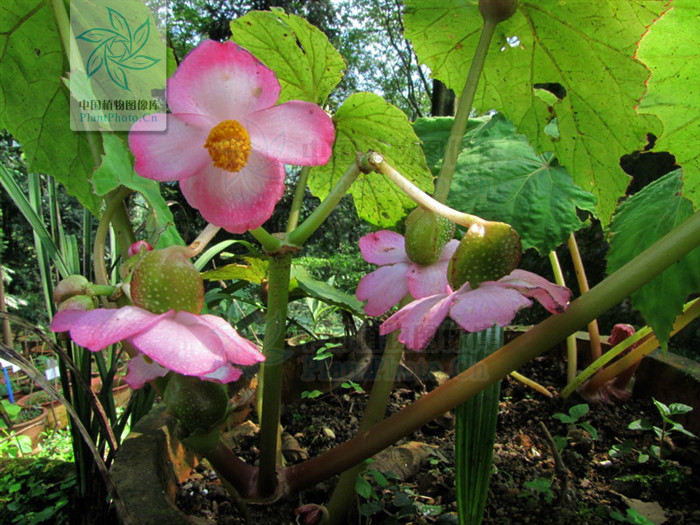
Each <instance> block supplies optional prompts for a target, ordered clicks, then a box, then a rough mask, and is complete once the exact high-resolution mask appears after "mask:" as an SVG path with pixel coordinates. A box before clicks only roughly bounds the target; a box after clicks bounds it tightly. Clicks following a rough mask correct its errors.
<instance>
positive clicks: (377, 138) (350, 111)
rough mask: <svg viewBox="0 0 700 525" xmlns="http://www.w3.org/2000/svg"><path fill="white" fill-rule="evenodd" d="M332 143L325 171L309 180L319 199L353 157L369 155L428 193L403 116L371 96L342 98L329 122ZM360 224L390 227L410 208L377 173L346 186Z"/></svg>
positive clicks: (425, 171) (418, 155)
mask: <svg viewBox="0 0 700 525" xmlns="http://www.w3.org/2000/svg"><path fill="white" fill-rule="evenodd" d="M334 121H335V125H336V139H335V143H334V144H333V155H332V156H331V159H330V161H329V162H328V164H326V165H325V166H316V167H314V168H312V169H311V172H310V175H309V188H310V189H311V192H312V193H313V194H314V195H315V196H316V197H318V198H320V199H324V198H325V197H326V196H327V195H328V193H329V192H330V190H331V188H332V187H333V185H334V184H335V183H336V182H337V180H338V179H339V178H340V177H341V176H342V175H343V173H344V172H345V170H347V168H348V167H349V166H350V165H351V164H352V163H354V162H355V158H356V156H357V153H358V152H359V153H366V152H367V151H368V150H374V151H377V152H379V153H381V154H382V155H384V158H385V160H386V161H387V162H388V163H389V164H391V165H392V166H393V167H394V168H396V169H397V170H398V171H399V172H400V173H401V174H402V175H403V176H404V177H406V178H407V179H408V180H410V181H411V182H413V184H415V185H416V186H418V187H419V188H421V189H422V190H424V191H426V192H431V191H432V189H433V182H432V175H431V174H430V171H429V170H428V167H427V165H426V162H425V156H424V155H423V151H422V149H421V147H420V141H419V140H418V137H417V136H416V134H415V132H414V131H413V128H412V127H411V124H410V123H409V122H408V118H407V117H406V115H405V114H404V113H403V112H402V111H401V110H400V109H398V108H397V107H395V106H392V105H391V104H389V103H388V102H386V101H385V100H384V99H383V98H381V97H379V96H377V95H374V94H372V93H356V94H354V95H351V96H350V97H348V98H347V100H346V101H345V102H344V103H343V105H342V106H341V107H340V109H338V112H337V113H336V115H335V117H334ZM350 193H351V194H352V196H353V198H354V202H355V207H356V209H357V213H358V215H359V216H360V218H361V219H365V220H366V221H368V222H369V223H371V224H374V225H376V226H379V227H390V226H394V225H395V224H396V223H397V222H398V221H399V220H400V219H402V218H403V217H404V216H405V215H406V210H408V209H411V208H413V207H415V203H414V202H413V201H412V200H411V199H409V198H408V197H406V195H405V194H404V193H403V192H402V191H401V190H400V189H399V188H398V187H397V186H396V185H395V184H393V183H392V182H390V181H389V180H387V179H386V178H385V177H384V176H383V175H380V174H378V173H368V174H364V175H361V176H360V177H359V178H358V179H357V180H356V181H355V183H354V184H353V185H352V186H351V187H350Z"/></svg>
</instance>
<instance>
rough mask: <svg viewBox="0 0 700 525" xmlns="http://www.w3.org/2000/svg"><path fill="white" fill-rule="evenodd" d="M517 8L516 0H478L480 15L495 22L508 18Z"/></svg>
mask: <svg viewBox="0 0 700 525" xmlns="http://www.w3.org/2000/svg"><path fill="white" fill-rule="evenodd" d="M517 9H518V0H479V12H480V13H481V16H482V17H483V18H484V20H488V21H490V22H493V23H495V24H498V23H500V22H503V21H504V20H508V19H509V18H510V17H511V16H513V14H514V13H515V11H516V10H517Z"/></svg>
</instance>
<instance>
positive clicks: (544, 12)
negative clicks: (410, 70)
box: [405, 0, 665, 223]
mask: <svg viewBox="0 0 700 525" xmlns="http://www.w3.org/2000/svg"><path fill="white" fill-rule="evenodd" d="M664 4H665V2H664V1H662V0H659V1H654V0H650V1H647V2H639V1H637V0H607V1H606V0H600V1H596V2H561V1H559V0H539V1H537V2H527V1H521V2H520V3H519V7H518V10H517V12H516V13H515V14H514V15H513V17H512V18H510V19H509V20H506V21H505V22H503V23H502V24H500V25H499V26H498V27H497V28H496V33H495V35H494V39H493V42H492V43H491V46H490V49H489V53H488V56H487V60H486V65H485V67H484V70H483V73H482V75H481V79H480V84H479V88H478V90H477V94H476V97H475V101H474V105H475V106H476V108H477V110H479V111H488V110H491V109H496V110H498V111H501V112H502V113H504V114H505V115H506V116H507V117H508V118H510V120H511V121H513V122H514V123H515V124H516V126H517V129H518V131H519V132H520V133H524V134H525V135H526V136H527V137H528V138H529V139H530V141H531V142H532V144H533V145H534V146H535V149H536V150H537V151H554V153H555V155H556V156H557V158H558V159H559V160H560V162H561V164H562V165H564V166H566V167H567V168H568V169H569V172H570V173H571V174H572V176H573V177H574V180H575V181H576V183H577V184H578V185H579V186H581V187H582V188H584V189H586V190H589V191H591V192H592V193H594V194H595V195H596V197H597V198H598V203H597V211H598V215H599V216H600V218H601V220H602V221H603V222H604V223H607V221H608V220H609V218H610V216H611V214H612V212H613V210H614V209H615V206H616V204H617V200H618V198H619V197H620V195H622V194H623V193H624V191H625V189H626V187H627V184H628V181H629V177H628V176H627V175H625V174H624V173H623V172H622V170H621V169H620V167H619V159H620V157H621V156H622V155H624V154H627V153H630V152H632V151H634V150H638V149H641V147H642V146H643V144H644V141H645V134H646V132H649V131H651V132H656V131H657V128H658V127H659V124H658V121H656V119H655V118H653V117H650V118H647V117H640V115H638V114H637V113H636V111H635V110H634V106H635V105H636V104H637V101H638V100H639V98H640V97H641V96H642V94H643V93H644V89H645V87H644V82H645V80H646V79H647V77H648V71H647V70H646V68H644V66H643V65H642V64H640V63H639V62H637V61H636V60H634V57H633V55H634V51H635V46H636V43H637V41H638V40H639V37H640V35H641V34H642V33H643V32H644V30H645V27H646V25H648V24H650V23H651V22H652V21H653V20H654V19H655V18H656V16H658V14H659V13H660V12H661V10H662V9H663V6H664ZM481 24H482V19H481V16H480V15H479V12H478V7H477V2H476V1H474V0H472V1H469V2H465V1H464V0H446V1H445V0H407V2H406V13H405V25H406V35H407V37H408V38H410V39H411V40H412V42H413V45H414V47H415V49H416V53H417V54H418V57H419V58H420V60H421V61H422V62H423V63H425V64H427V65H428V66H429V67H430V68H431V69H432V72H433V76H435V77H436V78H438V79H440V80H442V81H443V82H445V84H447V86H448V87H451V88H453V89H455V90H456V92H457V93H460V92H461V90H462V87H463V86H464V81H465V78H466V75H467V71H468V68H469V64H470V63H471V60H472V57H473V54H474V50H475V48H476V43H477V41H478V39H479V34H480V28H481ZM546 84H559V85H561V86H562V87H563V88H564V89H565V96H564V97H563V99H561V100H559V99H557V98H556V97H554V96H553V95H552V94H551V93H549V92H548V91H545V90H544V89H542V88H544V87H546V86H544V85H546ZM553 119H556V123H557V125H558V129H559V137H558V138H554V137H552V136H550V135H549V134H547V133H546V132H545V127H547V125H548V124H550V122H551V121H552V120H553Z"/></svg>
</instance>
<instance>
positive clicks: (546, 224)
mask: <svg viewBox="0 0 700 525" xmlns="http://www.w3.org/2000/svg"><path fill="white" fill-rule="evenodd" d="M450 120H451V119H450ZM477 122H478V121H477ZM445 128H446V132H448V133H449V129H447V126H445ZM435 134H436V133H435V132H433V136H435ZM421 139H423V140H425V138H424V137H423V136H422V135H421ZM463 144H464V149H463V150H462V152H461V153H460V155H459V158H458V160H457V171H456V173H455V175H454V178H453V180H452V185H451V188H450V195H449V198H448V201H447V202H448V204H449V205H450V206H452V207H453V208H456V209H458V210H461V211H464V212H467V213H472V214H475V215H479V216H480V217H483V218H485V219H488V220H498V221H503V222H507V223H509V224H510V225H511V226H513V228H515V229H516V230H517V232H518V233H519V234H520V237H521V239H522V243H523V249H528V248H535V249H536V250H537V251H538V252H540V253H542V254H546V253H549V252H550V251H552V250H553V249H555V248H556V247H557V246H559V245H560V244H562V243H563V242H566V239H567V238H568V237H569V234H570V233H571V232H573V231H576V230H578V229H579V228H581V227H582V226H584V225H585V223H584V222H582V221H581V220H579V218H578V213H577V209H582V210H588V211H591V212H593V211H594V209H595V197H594V196H593V195H592V194H591V193H589V192H587V191H584V190H582V189H581V188H579V187H578V186H576V185H575V184H574V183H573V181H572V179H571V177H570V176H569V173H568V172H567V171H566V169H565V168H563V167H561V166H559V165H558V164H557V162H556V160H555V159H553V158H552V155H551V154H543V155H538V154H536V153H535V151H534V149H533V148H532V146H530V144H529V143H528V141H527V139H526V138H525V137H524V136H523V135H517V134H516V133H515V128H514V126H513V125H512V124H511V123H510V122H508V121H507V120H506V119H504V118H503V117H502V116H500V115H496V116H494V117H493V118H491V119H490V120H487V121H485V122H484V123H483V124H482V125H478V126H477V127H476V128H475V129H473V130H472V131H469V132H468V133H467V135H466V136H465V141H464V143H463Z"/></svg>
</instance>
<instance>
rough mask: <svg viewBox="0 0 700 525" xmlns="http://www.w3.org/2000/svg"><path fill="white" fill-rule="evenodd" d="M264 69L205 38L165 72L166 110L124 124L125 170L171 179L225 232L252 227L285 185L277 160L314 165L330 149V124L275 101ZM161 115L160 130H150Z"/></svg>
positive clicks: (310, 107) (319, 113)
mask: <svg viewBox="0 0 700 525" xmlns="http://www.w3.org/2000/svg"><path fill="white" fill-rule="evenodd" d="M279 94H280V85H279V82H278V81H277V77H276V76H275V74H274V73H273V72H272V70H270V69H268V68H267V67H265V66H264V65H263V64H262V63H261V62H260V61H259V60H258V59H257V58H255V57H254V56H253V55H251V54H250V53H249V52H248V51H246V50H245V49H243V48H241V47H239V46H238V45H236V44H234V43H233V42H230V41H229V42H224V43H219V42H214V41H212V40H205V41H204V42H202V43H201V44H200V45H199V46H197V47H196V48H195V49H194V50H192V52H190V53H189V54H188V55H187V56H186V57H185V59H184V60H183V61H182V63H181V64H180V66H179V67H178V69H177V71H175V73H174V74H173V76H172V77H171V78H170V79H168V85H167V98H168V106H169V107H170V111H171V113H169V114H167V115H165V114H162V113H159V114H156V115H152V116H151V118H150V119H149V120H148V121H147V120H146V119H141V120H139V121H138V122H136V124H134V126H133V127H132V128H131V132H130V133H129V145H130V147H131V150H132V152H133V153H134V157H135V158H136V162H135V164H134V169H135V170H136V172H137V173H138V174H139V175H141V176H143V177H146V178H149V179H153V180H156V181H174V180H177V181H179V182H180V188H181V190H182V193H183V194H184V196H185V198H186V199H187V202H189V203H190V205H191V206H193V207H194V208H196V209H198V210H199V211H200V213H201V214H202V216H203V217H204V218H205V219H206V220H207V221H209V222H211V223H212V224H214V225H215V226H220V227H222V228H224V229H225V230H228V231H230V232H232V233H243V232H245V231H246V230H249V229H253V228H257V227H259V226H261V225H262V224H263V223H264V222H265V221H266V220H267V219H268V218H269V217H270V215H272V211H273V209H274V207H275V204H276V203H277V201H279V199H280V198H281V197H282V193H283V191H284V179H285V170H284V166H283V164H285V163H286V164H294V165H299V166H316V165H322V164H325V163H326V162H327V161H328V159H329V157H330V155H331V148H332V146H333V141H334V137H335V129H334V127H333V123H332V122H331V119H330V117H329V116H328V115H327V114H326V113H325V112H324V111H323V110H322V109H321V108H320V107H318V106H317V105H315V104H311V103H309V102H301V101H290V102H285V103H284V104H280V105H278V106H275V104H276V103H277V99H278V98H279ZM163 119H167V131H165V132H149V129H150V128H151V127H152V126H153V122H154V121H156V122H157V121H160V122H162V120H163Z"/></svg>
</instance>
